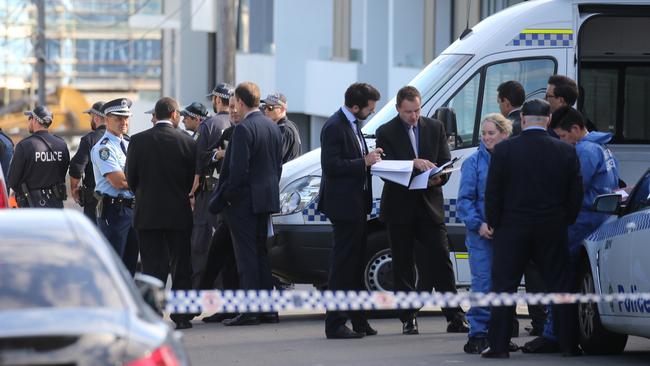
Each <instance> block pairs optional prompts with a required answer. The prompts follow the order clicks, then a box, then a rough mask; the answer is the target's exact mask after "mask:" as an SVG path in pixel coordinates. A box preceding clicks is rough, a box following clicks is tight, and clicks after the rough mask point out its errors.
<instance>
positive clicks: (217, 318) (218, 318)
mask: <svg viewBox="0 0 650 366" xmlns="http://www.w3.org/2000/svg"><path fill="white" fill-rule="evenodd" d="M236 316H237V313H214V314H212V315H210V316H206V317H205V318H203V319H201V320H202V321H203V322H204V323H221V322H222V321H224V320H226V319H232V318H234V317H236Z"/></svg>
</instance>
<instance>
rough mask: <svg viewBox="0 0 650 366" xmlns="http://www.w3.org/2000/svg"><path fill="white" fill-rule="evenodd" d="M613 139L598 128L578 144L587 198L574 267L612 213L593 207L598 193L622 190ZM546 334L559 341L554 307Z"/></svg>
mask: <svg viewBox="0 0 650 366" xmlns="http://www.w3.org/2000/svg"><path fill="white" fill-rule="evenodd" d="M611 139H612V134H611V133H608V132H596V131H594V132H589V133H588V134H587V135H586V136H585V137H583V138H582V139H581V140H580V141H578V143H577V144H576V152H577V154H578V159H580V171H581V173H582V185H583V187H584V198H583V200H582V207H581V208H580V213H579V214H578V218H577V219H576V222H575V223H574V224H573V225H571V226H569V241H568V243H569V252H570V253H571V262H572V264H574V266H577V265H578V263H577V254H578V249H580V245H581V243H582V241H583V240H584V239H585V238H586V237H587V236H588V235H589V234H591V233H592V232H593V231H594V230H596V229H597V228H598V227H599V226H600V224H602V223H603V221H605V220H606V219H607V216H608V215H607V214H604V213H598V212H594V211H593V210H592V205H593V203H594V200H595V199H596V197H597V196H598V195H601V194H608V193H612V192H613V191H615V190H616V189H618V181H619V175H618V162H617V161H616V159H615V158H614V156H613V155H612V152H611V151H610V150H609V149H608V148H607V147H606V146H605V144H606V143H608V142H609V141H610V140H611ZM574 268H575V267H574ZM574 274H575V273H574ZM543 336H544V338H548V339H550V340H553V341H555V340H557V338H556V337H555V334H554V332H553V317H552V314H551V310H550V307H549V311H548V317H547V318H546V323H545V324H544V335H543Z"/></svg>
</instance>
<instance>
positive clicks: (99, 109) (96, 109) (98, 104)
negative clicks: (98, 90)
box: [84, 102, 104, 117]
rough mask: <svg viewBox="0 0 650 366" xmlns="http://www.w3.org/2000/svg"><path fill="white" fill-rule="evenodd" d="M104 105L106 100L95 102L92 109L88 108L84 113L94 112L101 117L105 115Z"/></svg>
mask: <svg viewBox="0 0 650 366" xmlns="http://www.w3.org/2000/svg"><path fill="white" fill-rule="evenodd" d="M102 107H104V102H95V104H93V106H92V107H91V108H90V109H86V110H85V111H84V113H88V114H94V115H97V116H100V117H104V113H102Z"/></svg>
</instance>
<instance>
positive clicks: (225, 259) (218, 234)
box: [199, 214, 239, 290]
mask: <svg viewBox="0 0 650 366" xmlns="http://www.w3.org/2000/svg"><path fill="white" fill-rule="evenodd" d="M219 275H221V285H222V286H221V287H222V288H223V289H224V290H235V289H238V288H239V275H238V274H237V263H236V262H235V251H234V249H233V246H232V238H231V237H230V228H229V227H228V223H227V222H226V219H225V218H224V217H223V215H221V214H219V215H218V216H217V228H216V230H215V232H214V235H212V240H211V241H210V250H209V251H208V258H207V261H206V266H205V271H204V272H203V275H202V276H201V281H200V284H199V289H201V290H211V289H213V288H215V281H216V280H217V278H218V277H219Z"/></svg>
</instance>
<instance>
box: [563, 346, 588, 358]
mask: <svg viewBox="0 0 650 366" xmlns="http://www.w3.org/2000/svg"><path fill="white" fill-rule="evenodd" d="M582 354H583V353H582V350H581V349H580V347H578V346H576V347H575V348H572V349H570V350H568V351H564V352H562V357H579V356H582Z"/></svg>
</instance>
